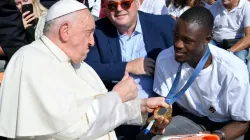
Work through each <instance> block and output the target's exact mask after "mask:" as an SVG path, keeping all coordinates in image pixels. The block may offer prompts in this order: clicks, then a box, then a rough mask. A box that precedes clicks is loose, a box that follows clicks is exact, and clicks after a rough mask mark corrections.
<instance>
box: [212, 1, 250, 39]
mask: <svg viewBox="0 0 250 140" xmlns="http://www.w3.org/2000/svg"><path fill="white" fill-rule="evenodd" d="M209 10H210V11H211V13H212V14H213V16H214V18H215V19H214V29H213V35H214V36H213V37H214V39H215V40H216V41H217V42H222V40H223V39H235V38H242V37H244V28H245V27H248V26H250V2H249V1H248V0H240V2H239V4H238V6H237V7H236V8H234V9H232V10H231V11H229V12H228V11H227V9H226V8H225V7H224V6H223V4H222V1H221V0H218V1H217V2H215V3H214V4H213V5H212V6H211V7H210V8H209Z"/></svg>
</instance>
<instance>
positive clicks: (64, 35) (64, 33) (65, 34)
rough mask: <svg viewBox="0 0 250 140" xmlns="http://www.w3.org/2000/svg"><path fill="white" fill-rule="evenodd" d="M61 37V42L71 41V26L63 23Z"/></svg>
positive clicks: (60, 30) (60, 29) (60, 31)
mask: <svg viewBox="0 0 250 140" xmlns="http://www.w3.org/2000/svg"><path fill="white" fill-rule="evenodd" d="M59 37H60V39H61V41H63V42H67V41H68V40H69V24H68V23H63V24H61V26H60V28H59Z"/></svg>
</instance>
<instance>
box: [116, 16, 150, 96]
mask: <svg viewBox="0 0 250 140" xmlns="http://www.w3.org/2000/svg"><path fill="white" fill-rule="evenodd" d="M117 33H118V35H119V43H120V48H121V55H122V62H130V61H134V60H135V61H142V60H143V61H145V64H146V65H147V67H146V69H148V70H146V72H148V73H146V75H142V74H139V75H137V74H136V73H133V74H130V76H132V77H133V78H134V80H135V82H136V84H137V88H138V98H148V97H152V96H154V93H153V89H152V85H153V77H152V74H153V73H152V72H153V71H154V63H155V61H154V60H153V59H151V58H147V51H146V48H145V43H144V39H143V32H142V29H141V23H140V20H139V16H138V20H137V24H136V27H135V30H134V32H133V33H132V34H131V35H130V36H128V35H126V34H120V33H119V31H118V30H117Z"/></svg>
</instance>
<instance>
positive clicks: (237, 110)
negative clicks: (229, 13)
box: [153, 45, 250, 122]
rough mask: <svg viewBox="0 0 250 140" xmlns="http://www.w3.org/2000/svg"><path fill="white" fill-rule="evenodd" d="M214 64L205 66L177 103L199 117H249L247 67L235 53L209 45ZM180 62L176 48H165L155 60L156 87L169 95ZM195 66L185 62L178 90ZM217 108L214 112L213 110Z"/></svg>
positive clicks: (230, 118)
mask: <svg viewBox="0 0 250 140" xmlns="http://www.w3.org/2000/svg"><path fill="white" fill-rule="evenodd" d="M210 51H211V54H212V64H211V65H210V66H209V67H207V68H206V69H203V70H202V71H201V72H200V73H199V75H198V77H197V78H196V79H195V81H194V82H193V83H192V84H191V86H190V87H189V88H188V89H187V90H186V92H185V93H184V95H182V96H181V97H180V98H179V99H178V100H177V103H178V104H179V105H181V106H182V107H184V108H185V109H187V110H188V111H189V112H190V113H192V114H194V115H197V116H200V117H202V116H207V117H208V118H209V119H210V120H212V121H214V122H226V121H229V120H238V121H249V120H250V88H249V76H248V71H247V66H246V65H245V64H244V62H243V61H241V60H240V59H239V58H237V57H236V56H234V55H233V54H231V53H229V52H227V51H225V50H222V49H220V48H218V47H216V46H213V45H210ZM178 67H179V63H178V62H177V61H176V60H175V58H174V49H173V47H171V48H169V49H166V50H164V51H162V52H161V53H160V54H159V56H158V58H157V62H156V69H155V77H154V86H153V90H154V91H155V92H156V93H157V94H159V95H161V96H164V97H166V96H167V95H168V92H169V90H170V88H171V86H172V84H173V81H174V79H175V76H176V72H177V69H178ZM193 71H194V68H192V67H191V66H189V65H188V64H187V63H184V64H183V66H182V72H181V78H180V81H179V84H178V87H177V91H179V90H180V89H181V88H182V87H183V86H184V84H185V83H186V82H187V80H188V79H189V78H190V76H191V74H192V72H193ZM211 109H212V110H213V109H214V110H215V112H213V111H211Z"/></svg>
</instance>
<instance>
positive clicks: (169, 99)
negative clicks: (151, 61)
mask: <svg viewBox="0 0 250 140" xmlns="http://www.w3.org/2000/svg"><path fill="white" fill-rule="evenodd" d="M209 56H210V49H209V47H208V46H207V50H206V53H205V55H204V56H203V57H202V58H201V60H200V61H199V63H198V65H197V66H196V68H195V70H194V72H193V73H192V75H191V77H190V78H189V79H188V81H187V83H186V84H185V85H184V87H183V88H182V89H181V90H180V91H179V92H178V93H176V89H177V86H178V83H179V81H180V77H181V68H182V63H180V65H179V68H178V70H177V74H176V77H175V79H174V83H173V85H172V87H171V89H170V91H169V93H168V95H167V97H166V99H165V102H166V103H168V104H169V105H171V104H173V103H174V102H175V101H176V100H177V99H178V98H180V97H181V96H182V95H183V94H184V92H185V91H186V90H187V89H188V88H189V87H190V85H191V84H192V83H193V82H194V80H195V79H196V77H197V76H198V75H199V73H200V71H201V70H202V68H203V67H204V65H205V63H206V62H207V60H208V58H209ZM175 93H176V94H175Z"/></svg>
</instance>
